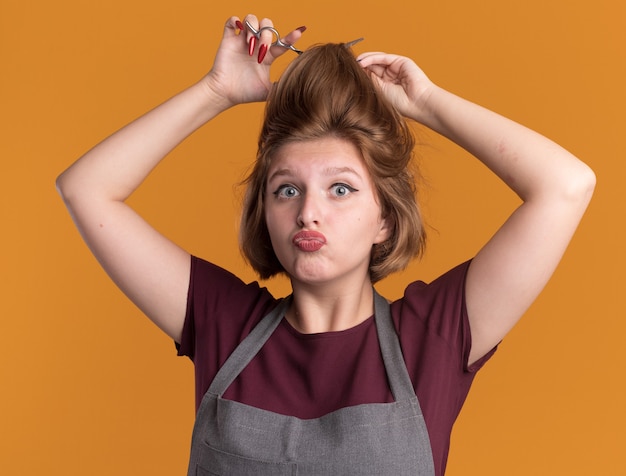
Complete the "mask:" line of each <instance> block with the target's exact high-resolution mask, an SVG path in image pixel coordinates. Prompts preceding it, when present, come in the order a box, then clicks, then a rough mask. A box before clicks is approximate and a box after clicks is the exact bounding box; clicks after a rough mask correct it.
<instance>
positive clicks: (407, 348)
mask: <svg viewBox="0 0 626 476" xmlns="http://www.w3.org/2000/svg"><path fill="white" fill-rule="evenodd" d="M470 263H471V260H468V261H466V262H464V263H461V264H460V265H458V266H455V267H454V268H452V269H450V270H449V271H447V272H445V273H444V274H442V275H441V276H439V277H438V278H436V279H435V280H433V281H432V282H430V283H425V282H423V281H415V282H413V283H411V284H409V285H408V286H407V288H406V289H405V292H404V295H403V297H402V298H401V299H399V300H397V301H395V302H393V303H392V304H391V313H392V317H393V320H394V324H395V326H396V330H397V331H398V334H399V336H400V342H401V344H402V347H403V352H404V353H405V357H407V365H418V366H419V362H421V363H422V364H424V363H425V362H426V361H428V362H430V364H432V363H433V359H439V360H441V362H440V363H443V362H446V366H448V367H449V368H456V369H457V370H459V371H461V372H466V371H470V372H473V371H476V370H477V369H478V368H480V366H482V364H483V363H484V362H485V361H486V360H488V357H487V358H485V359H484V360H482V361H481V362H480V363H478V365H472V366H471V368H469V367H468V366H467V361H468V360H467V359H468V357H469V350H470V349H471V342H472V336H471V330H470V326H469V318H468V314H467V307H466V302H465V282H466V277H467V271H468V269H469V266H470ZM424 358H427V359H426V361H425V360H424ZM411 360H413V362H410V361H411Z"/></svg>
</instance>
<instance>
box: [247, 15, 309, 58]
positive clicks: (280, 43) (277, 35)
mask: <svg viewBox="0 0 626 476" xmlns="http://www.w3.org/2000/svg"><path fill="white" fill-rule="evenodd" d="M245 23H246V27H247V28H248V30H250V33H252V34H253V35H254V36H256V39H257V40H258V39H260V38H261V32H262V31H265V30H269V31H271V32H272V33H273V34H274V37H275V38H276V41H274V43H272V44H271V45H270V46H282V47H283V48H287V49H288V50H291V51H295V52H296V53H298V54H299V55H301V54H302V53H303V51H302V50H299V49H298V48H296V47H295V46H293V45H288V44H287V43H285V42H284V41H283V40H281V39H280V33H278V30H277V29H276V28H274V27H273V26H264V27H262V28H259V29H258V30H257V29H256V28H254V27H253V26H252V25H251V24H250V22H249V21H248V20H246V21H245Z"/></svg>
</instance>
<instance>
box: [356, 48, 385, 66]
mask: <svg viewBox="0 0 626 476" xmlns="http://www.w3.org/2000/svg"><path fill="white" fill-rule="evenodd" d="M393 57H394V55H390V54H387V53H384V52H382V51H370V52H367V53H361V54H360V55H359V56H357V59H356V60H357V61H358V62H359V63H360V64H361V66H363V67H368V66H370V65H373V64H379V65H388V64H390V63H391V62H392V61H393Z"/></svg>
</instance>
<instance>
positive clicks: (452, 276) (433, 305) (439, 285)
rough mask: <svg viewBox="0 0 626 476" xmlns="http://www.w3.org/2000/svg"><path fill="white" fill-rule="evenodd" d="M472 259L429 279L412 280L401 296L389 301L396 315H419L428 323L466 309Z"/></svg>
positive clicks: (460, 313)
mask: <svg viewBox="0 0 626 476" xmlns="http://www.w3.org/2000/svg"><path fill="white" fill-rule="evenodd" d="M470 263H471V260H468V261H466V262H464V263H462V264H460V265H458V266H456V267H454V268H452V269H450V270H449V271H447V272H446V273H444V274H442V275H441V276H439V277H438V278H437V279H435V280H433V281H432V282H430V283H425V282H424V281H414V282H412V283H411V284H409V285H408V286H407V288H406V289H405V291H404V295H403V297H402V298H401V299H399V300H398V301H396V302H394V303H393V304H392V308H395V310H396V312H397V315H398V316H405V317H411V316H412V317H413V318H415V319H419V320H420V321H422V322H423V324H424V325H427V326H428V327H431V326H433V325H437V321H441V320H442V319H444V320H447V319H448V318H451V317H453V316H457V318H459V317H462V315H463V313H464V312H465V280H466V276H467V270H468V268H469V265H470Z"/></svg>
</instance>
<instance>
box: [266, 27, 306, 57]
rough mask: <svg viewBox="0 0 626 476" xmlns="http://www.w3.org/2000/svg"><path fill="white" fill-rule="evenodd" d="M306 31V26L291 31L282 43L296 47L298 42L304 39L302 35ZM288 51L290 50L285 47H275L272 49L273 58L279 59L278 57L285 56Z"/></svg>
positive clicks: (282, 39)
mask: <svg viewBox="0 0 626 476" xmlns="http://www.w3.org/2000/svg"><path fill="white" fill-rule="evenodd" d="M305 31H306V26H300V27H298V28H296V29H295V30H293V31H291V32H290V33H288V34H287V35H286V36H285V37H283V38H281V39H280V41H282V42H283V43H284V44H286V45H291V46H294V45H295V44H296V42H297V41H298V40H299V39H300V38H302V34H303V33H304V32H305ZM287 50H288V48H285V47H283V46H278V45H277V46H274V47H272V50H271V51H272V56H273V57H274V58H277V57H278V56H280V55H282V54H284V53H285V52H286V51H287Z"/></svg>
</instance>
